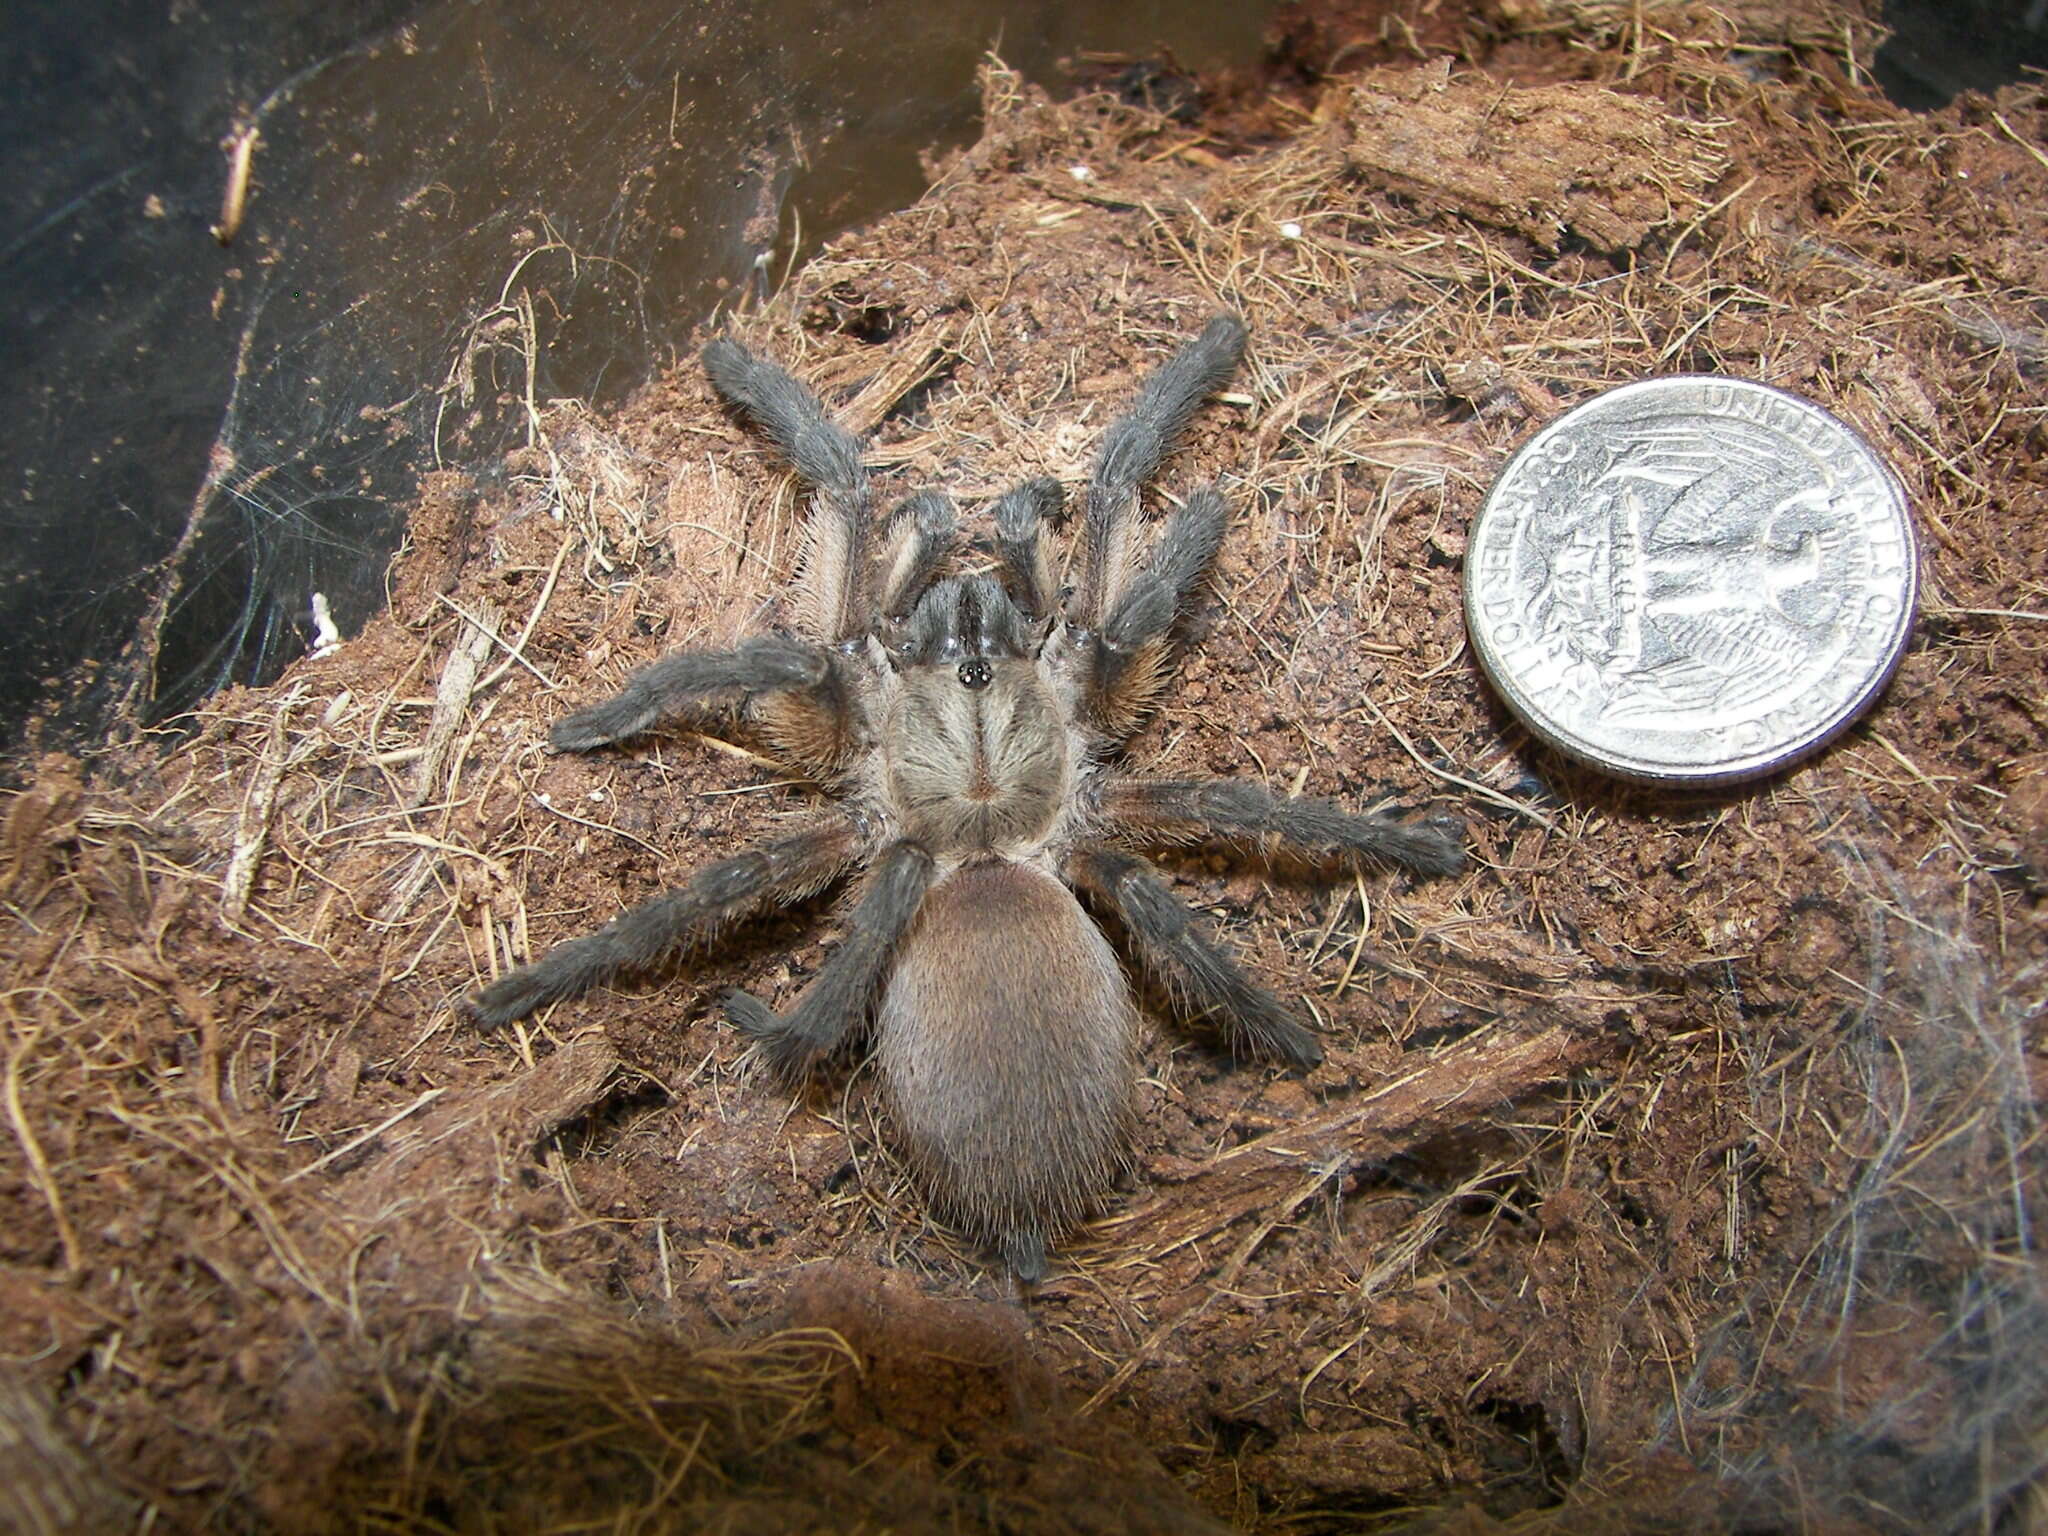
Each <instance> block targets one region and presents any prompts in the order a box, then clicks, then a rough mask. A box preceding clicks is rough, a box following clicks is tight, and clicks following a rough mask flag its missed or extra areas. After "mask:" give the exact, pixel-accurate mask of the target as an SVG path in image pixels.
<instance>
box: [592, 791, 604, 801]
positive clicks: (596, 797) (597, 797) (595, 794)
mask: <svg viewBox="0 0 2048 1536" xmlns="http://www.w3.org/2000/svg"><path fill="white" fill-rule="evenodd" d="M590 798H591V799H593V800H602V799H603V798H604V791H603V790H601V789H593V790H592V791H591V792H590Z"/></svg>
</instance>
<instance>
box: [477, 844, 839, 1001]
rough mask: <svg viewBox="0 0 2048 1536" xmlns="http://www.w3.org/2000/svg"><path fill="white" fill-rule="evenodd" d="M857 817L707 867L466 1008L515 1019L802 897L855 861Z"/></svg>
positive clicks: (502, 980) (509, 977) (500, 982)
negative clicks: (764, 909) (773, 905)
mask: <svg viewBox="0 0 2048 1536" xmlns="http://www.w3.org/2000/svg"><path fill="white" fill-rule="evenodd" d="M859 852H860V838H859V835H858V833H857V832H856V830H855V827H854V824H853V823H852V822H851V821H829V822H819V823H818V824H816V825H814V826H811V827H807V828H805V829H804V830H802V831H800V832H796V833H793V834H791V835H790V836H788V837H783V838H777V839H776V840H775V841H773V842H766V843H760V844H758V845H756V846H755V847H753V848H749V849H748V850H747V851H746V852H744V853H740V854H736V855H734V856H733V857H732V858H729V859H721V860H720V861H719V862H718V863H716V864H711V865H707V866H706V867H705V868H703V869H700V870H698V871H697V873H696V874H695V875H693V876H692V877H691V878H690V881H689V883H688V884H687V885H682V886H678V887H677V888H676V889H675V890H672V891H668V892H665V893H664V894H662V895H660V896H657V897H655V898H654V899H653V900H652V901H646V902H642V903H641V904H640V905H639V906H637V907H635V908H633V909H632V911H630V912H627V913H625V914H624V915H623V916H620V917H616V918H613V919H612V920H611V921H610V922H609V923H606V924H605V925H604V927H602V928H600V929H598V930H597V931H596V932H595V933H591V934H586V935H585V936H584V937H582V938H580V939H571V940H569V941H568V942H567V943H566V944H557V945H556V946H555V947H554V948H553V949H551V950H549V951H548V952H547V953H546V954H545V955H543V956H541V958H540V959H538V960H536V961H534V962H533V963H532V964H530V965H523V966H521V967H520V968H519V969H518V970H516V971H510V972H507V973H506V974H505V975H503V976H500V977H499V978H498V979H497V980H496V981H494V982H492V983H491V984H490V985H489V986H487V987H485V988H484V989H483V990H482V991H480V992H478V993H475V994H474V995H473V996H471V997H470V998H469V999H468V1000H467V1001H466V1002H465V1003H464V1005H463V1007H464V1011H466V1012H467V1013H468V1014H469V1015H470V1017H471V1018H473V1019H475V1020H476V1021H477V1022H478V1023H480V1024H486V1025H494V1026H495V1025H502V1024H509V1023H511V1022H512V1021H513V1020H514V1019H517V1018H523V1017H524V1016H525V1015H527V1014H529V1013H532V1012H533V1011H534V1010H535V1009H536V1008H543V1007H545V1006H547V1005H548V1004H549V1003H559V1002H561V1001H563V1000H564V999H565V998H571V997H575V996H578V995H579V994H581V993H584V992H587V991H589V990H590V989H591V988H592V987H594V986H596V985H597V984H598V983H599V982H603V981H608V980H610V979H611V978H612V977H613V976H615V975H617V974H618V973H619V972H621V971H637V970H644V969H645V968H647V967H648V966H651V965H653V964H655V963H656V962H657V961H660V960H663V959H665V958H667V957H668V956H670V955H673V954H676V953H677V952H679V951H681V950H684V949H687V948H690V947H692V946H694V945H698V944H701V943H703V942H704V941H705V940H707V939H709V938H710V937H712V936H713V935H714V934H715V933H716V932H717V931H718V930H719V929H720V928H722V927H723V926H724V925H725V924H727V923H729V922H732V921H734V920H735V919H737V918H741V917H745V916H747V915H748V914H749V913H752V912H755V911H758V910H759V909H760V908H762V907H764V906H766V905H768V904H769V903H771V902H773V903H788V902H792V901H797V900H800V899H801V898H802V897H804V896H807V895H809V894H810V893H811V892H813V891H815V890H817V889H818V888H819V887H820V886H822V885H824V884H825V883H826V882H827V881H828V880H830V879H831V878H832V877H833V876H834V875H836V874H838V873H839V872H840V871H841V870H843V869H845V868H846V866H847V865H848V864H850V863H852V862H853V860H854V859H855V857H857V856H858V854H859Z"/></svg>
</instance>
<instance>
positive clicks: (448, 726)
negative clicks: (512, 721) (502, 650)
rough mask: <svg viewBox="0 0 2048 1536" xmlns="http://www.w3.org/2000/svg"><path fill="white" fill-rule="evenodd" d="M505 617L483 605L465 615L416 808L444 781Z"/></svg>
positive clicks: (430, 735)
mask: <svg viewBox="0 0 2048 1536" xmlns="http://www.w3.org/2000/svg"><path fill="white" fill-rule="evenodd" d="M449 606H450V607H453V606H454V605H453V604H452V603H451V604H450V605H449ZM456 611H457V612H461V610H460V609H457V610H456ZM501 617H502V615H501V614H500V613H499V611H498V609H497V607H496V606H495V605H494V604H491V603H485V604H483V606H482V608H481V609H480V610H479V614H478V616H477V617H476V618H470V617H469V616H468V615H467V614H464V615H463V618H464V621H465V622H464V625H463V629H462V632H461V633H460V634H459V635H457V636H456V639H455V644H454V645H452V646H451V647H449V650H448V659H447V661H445V662H444V663H442V666H441V682H440V685H439V686H438V687H437V688H435V690H434V713H433V715H432V717H431V718H430V719H429V720H428V722H427V739H426V742H425V744H424V750H423V751H422V752H421V754H420V762H419V767H418V768H417V769H416V770H415V771H414V774H413V784H412V794H411V795H410V796H408V799H409V801H410V803H411V804H412V805H415V806H418V805H424V804H425V803H426V801H427V797H428V796H430V795H432V794H433V792H434V789H435V787H436V785H437V784H438V783H439V782H440V778H441V767H442V765H443V764H444V763H446V762H447V761H448V749H449V748H450V747H451V746H453V745H454V744H455V732H456V730H457V729H458V728H459V727H460V726H461V724H462V716H463V712H464V711H465V710H467V709H468V708H469V701H470V698H471V696H472V695H474V694H475V692H476V687H477V681H476V678H477V673H478V671H479V670H480V669H481V668H482V666H483V662H484V657H485V656H487V655H489V654H490V650H491V642H492V641H493V640H496V639H497V635H496V633H495V631H496V629H497V625H498V620H499V619H500V618H501ZM498 643H499V644H501V645H502V644H503V643H504V642H503V641H499V642H498ZM508 665H509V663H508Z"/></svg>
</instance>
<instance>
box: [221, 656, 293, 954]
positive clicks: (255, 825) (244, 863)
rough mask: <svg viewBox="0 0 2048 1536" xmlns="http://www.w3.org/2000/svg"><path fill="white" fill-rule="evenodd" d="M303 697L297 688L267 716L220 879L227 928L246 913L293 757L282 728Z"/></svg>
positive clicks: (238, 923)
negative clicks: (265, 735)
mask: <svg viewBox="0 0 2048 1536" xmlns="http://www.w3.org/2000/svg"><path fill="white" fill-rule="evenodd" d="M304 696H305V695H304V694H303V693H302V692H301V691H300V690H299V689H297V688H294V689H293V690H292V691H291V692H290V693H288V694H286V695H285V697H284V698H283V699H281V700H280V701H279V702H278V706H277V711H276V713H275V714H273V715H272V716H271V717H270V739H269V741H268V742H267V743H266V744H265V748H264V753H263V762H262V765H261V766H260V767H259V768H258V769H257V770H256V779H255V782H254V783H253V784H251V785H250V786H249V798H248V799H247V800H245V801H243V802H242V817H241V824H240V825H239V826H237V827H236V828H235V850H234V852H233V853H232V854H231V855H229V857H228V868H227V873H226V875H224V876H223V877H222V879H221V894H220V915H221V920H222V921H223V922H225V923H226V924H227V925H228V926H229V927H230V928H235V927H239V926H240V924H241V921H242V918H243V916H244V914H246V913H247V912H248V910H249V892H250V891H251V889H252V888H253V887H254V886H255V883H256V870H257V866H259V865H260V864H261V863H262V862H263V846H264V844H265V843H266V842H268V841H269V838H270V812H271V808H272V807H273V806H274V805H275V804H276V803H277V786H278V784H279V783H280V782H281V781H282V780H283V778H284V771H285V769H286V767H288V766H289V765H290V763H291V762H292V759H293V757H294V755H295V754H293V753H292V752H290V751H289V750H287V749H286V747H285V727H286V725H287V724H288V723H289V722H290V720H291V715H292V710H293V709H294V708H295V707H296V706H297V705H298V703H299V700H300V699H302V698H303V697H304Z"/></svg>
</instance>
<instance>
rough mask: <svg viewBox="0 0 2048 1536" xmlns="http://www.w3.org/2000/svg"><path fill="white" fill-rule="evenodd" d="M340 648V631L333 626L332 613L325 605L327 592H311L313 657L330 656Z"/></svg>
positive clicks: (316, 659)
mask: <svg viewBox="0 0 2048 1536" xmlns="http://www.w3.org/2000/svg"><path fill="white" fill-rule="evenodd" d="M340 649H341V631H340V630H338V629H336V628H335V627H334V613H333V611H332V610H331V609H330V608H328V606H327V594H326V593H325V592H315V593H314V594H313V659H314V660H315V661H318V660H319V659H320V658H321V657H322V656H332V655H333V654H334V653H335V652H336V651H338V650H340Z"/></svg>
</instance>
